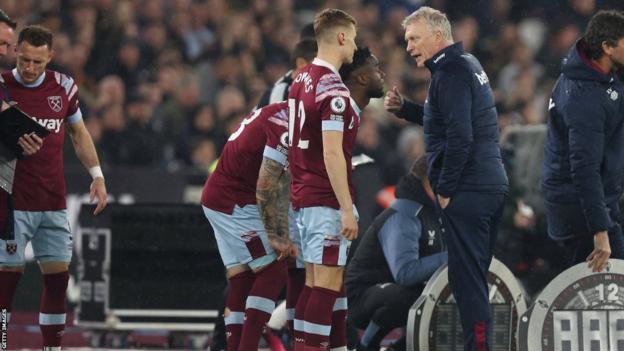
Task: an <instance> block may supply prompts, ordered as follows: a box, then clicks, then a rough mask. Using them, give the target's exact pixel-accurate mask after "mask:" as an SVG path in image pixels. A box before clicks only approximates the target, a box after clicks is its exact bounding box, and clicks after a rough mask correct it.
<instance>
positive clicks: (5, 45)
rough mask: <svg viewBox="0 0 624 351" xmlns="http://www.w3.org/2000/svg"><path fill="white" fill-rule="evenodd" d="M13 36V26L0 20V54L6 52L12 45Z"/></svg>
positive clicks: (2, 54)
mask: <svg viewBox="0 0 624 351" xmlns="http://www.w3.org/2000/svg"><path fill="white" fill-rule="evenodd" d="M14 38H15V33H14V32H13V28H11V27H10V26H9V25H8V24H6V23H4V22H0V56H4V55H6V54H7V53H8V51H9V47H10V46H11V45H13V40H14Z"/></svg>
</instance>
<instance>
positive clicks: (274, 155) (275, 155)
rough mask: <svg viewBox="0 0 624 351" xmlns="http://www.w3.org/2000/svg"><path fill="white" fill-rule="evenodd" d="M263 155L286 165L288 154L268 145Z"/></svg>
mask: <svg viewBox="0 0 624 351" xmlns="http://www.w3.org/2000/svg"><path fill="white" fill-rule="evenodd" d="M262 156H264V157H266V158H268V159H271V160H273V161H275V162H277V163H279V164H281V165H286V159H287V157H286V155H284V154H283V153H281V152H279V151H277V150H275V149H274V148H272V147H270V146H268V145H267V146H265V147H264V152H263V153H262Z"/></svg>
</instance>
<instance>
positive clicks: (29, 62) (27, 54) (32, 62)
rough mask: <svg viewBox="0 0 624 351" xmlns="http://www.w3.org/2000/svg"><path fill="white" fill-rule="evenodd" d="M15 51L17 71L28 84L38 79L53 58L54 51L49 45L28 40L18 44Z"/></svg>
mask: <svg viewBox="0 0 624 351" xmlns="http://www.w3.org/2000/svg"><path fill="white" fill-rule="evenodd" d="M15 53H16V54H17V72H18V73H19V74H20V76H21V77H22V79H23V80H24V82H25V83H27V84H30V83H33V82H34V81H36V80H37V78H39V77H40V76H41V75H42V74H43V72H44V71H45V68H46V66H47V65H48V63H49V62H50V60H51V59H52V51H51V50H50V48H49V47H48V46H47V45H42V46H34V45H32V44H30V43H28V42H26V41H23V42H21V43H20V44H18V45H17V48H16V49H15Z"/></svg>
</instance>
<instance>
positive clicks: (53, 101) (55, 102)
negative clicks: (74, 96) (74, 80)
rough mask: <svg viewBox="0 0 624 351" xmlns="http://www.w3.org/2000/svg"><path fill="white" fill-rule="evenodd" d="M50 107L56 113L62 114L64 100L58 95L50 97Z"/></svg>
mask: <svg viewBox="0 0 624 351" xmlns="http://www.w3.org/2000/svg"><path fill="white" fill-rule="evenodd" d="M48 106H50V108H51V109H52V111H54V112H61V110H62V109H63V99H61V97H60V96H58V95H55V96H48Z"/></svg>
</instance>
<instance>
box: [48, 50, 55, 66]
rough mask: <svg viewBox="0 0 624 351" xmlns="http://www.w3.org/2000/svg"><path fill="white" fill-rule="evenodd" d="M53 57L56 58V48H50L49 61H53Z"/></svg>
mask: <svg viewBox="0 0 624 351" xmlns="http://www.w3.org/2000/svg"><path fill="white" fill-rule="evenodd" d="M53 58H54V50H50V55H49V56H48V63H50V61H52V59H53Z"/></svg>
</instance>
